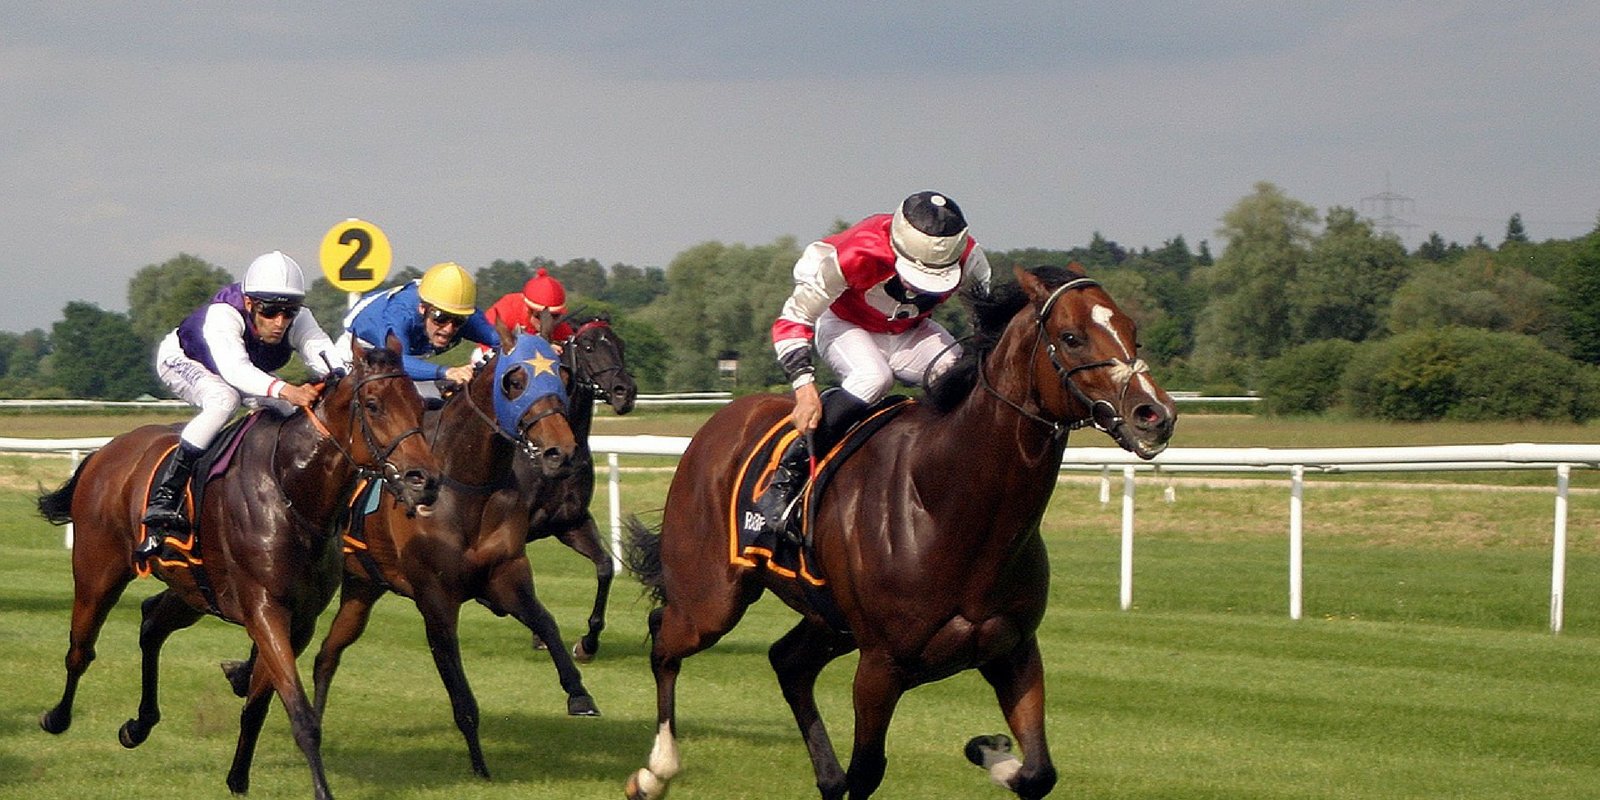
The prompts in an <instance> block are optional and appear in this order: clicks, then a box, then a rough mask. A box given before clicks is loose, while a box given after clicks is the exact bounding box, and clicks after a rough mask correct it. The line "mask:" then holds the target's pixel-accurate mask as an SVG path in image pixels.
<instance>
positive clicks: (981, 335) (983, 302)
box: [924, 264, 1084, 414]
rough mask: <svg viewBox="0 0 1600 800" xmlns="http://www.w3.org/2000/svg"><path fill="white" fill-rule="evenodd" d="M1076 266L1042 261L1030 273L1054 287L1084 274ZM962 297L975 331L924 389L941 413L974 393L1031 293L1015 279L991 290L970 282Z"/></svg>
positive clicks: (929, 400) (1047, 285)
mask: <svg viewBox="0 0 1600 800" xmlns="http://www.w3.org/2000/svg"><path fill="white" fill-rule="evenodd" d="M1076 266H1077V265H1073V267H1058V266H1055V265H1052V264H1042V265H1040V266H1037V267H1032V268H1030V269H1028V273H1029V274H1031V275H1033V276H1034V277H1035V278H1038V279H1039V280H1040V281H1042V282H1043V283H1044V285H1045V288H1047V289H1054V288H1056V287H1058V286H1061V285H1062V284H1064V283H1066V282H1067V281H1070V280H1073V279H1075V278H1082V277H1084V274H1083V272H1082V271H1081V270H1080V269H1076V268H1075V267H1076ZM961 299H962V300H963V301H964V302H965V303H966V304H967V307H968V308H969V309H970V310H971V311H972V322H973V332H972V335H971V336H970V337H968V339H967V341H966V343H965V344H964V345H963V347H962V348H961V357H960V358H958V359H957V360H956V363H955V365H954V366H952V367H951V368H950V369H948V370H946V371H945V373H944V374H943V375H940V376H939V377H938V378H937V379H935V380H934V381H933V383H932V384H931V385H929V386H928V387H927V389H926V391H925V392H924V395H925V397H926V398H927V400H928V402H929V403H930V404H932V406H933V409H934V410H935V411H937V412H938V413H940V414H945V413H949V412H951V411H953V410H955V408H956V407H957V406H959V405H961V402H962V401H963V400H966V399H967V396H968V395H970V394H972V391H973V389H975V388H976V387H977V385H978V368H979V367H980V366H981V365H982V364H983V360H984V359H985V358H987V357H988V355H989V353H990V352H992V351H993V350H994V348H995V345H996V344H997V343H999V341H1000V336H1001V334H1003V333H1005V330H1006V326H1007V325H1009V324H1010V323H1011V319H1012V318H1013V317H1015V316H1016V315H1017V312H1019V311H1021V310H1022V308H1023V307H1024V306H1026V305H1027V304H1028V302H1029V300H1028V293H1027V292H1025V291H1023V290H1022V286H1021V285H1019V284H1016V283H1002V284H1000V285H999V286H996V287H994V288H993V289H991V290H990V291H984V290H983V289H982V288H981V287H978V286H971V287H968V288H967V289H965V290H963V291H962V292H961Z"/></svg>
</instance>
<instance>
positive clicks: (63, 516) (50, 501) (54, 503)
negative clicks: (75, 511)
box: [39, 458, 89, 525]
mask: <svg viewBox="0 0 1600 800" xmlns="http://www.w3.org/2000/svg"><path fill="white" fill-rule="evenodd" d="M88 464H89V459H87V458H85V459H84V460H82V461H80V462H78V468H77V469H75V470H73V471H72V477H70V478H68V479H67V482H66V483H63V484H61V488H60V489H57V490H55V491H53V492H47V493H45V494H41V495H39V516H41V517H44V518H45V519H46V520H48V521H49V522H50V524H51V525H65V524H67V523H69V522H71V521H72V495H73V492H75V491H77V488H78V476H79V475H82V474H83V468H84V467H85V466H88Z"/></svg>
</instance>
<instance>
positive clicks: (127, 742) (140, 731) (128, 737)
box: [117, 719, 150, 750]
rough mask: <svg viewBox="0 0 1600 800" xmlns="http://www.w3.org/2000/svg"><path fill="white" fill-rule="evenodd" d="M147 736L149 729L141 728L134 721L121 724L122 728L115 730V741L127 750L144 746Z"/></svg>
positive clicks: (136, 721) (137, 722)
mask: <svg viewBox="0 0 1600 800" xmlns="http://www.w3.org/2000/svg"><path fill="white" fill-rule="evenodd" d="M149 736H150V729H149V728H146V727H143V726H141V725H140V724H139V721H138V720H136V719H130V720H128V721H127V722H124V723H122V727H121V728H118V729H117V741H119V742H121V743H122V746H123V747H126V748H128V749H129V750H132V749H133V748H135V747H138V746H139V745H141V744H144V740H145V739H146V738H148V737H149Z"/></svg>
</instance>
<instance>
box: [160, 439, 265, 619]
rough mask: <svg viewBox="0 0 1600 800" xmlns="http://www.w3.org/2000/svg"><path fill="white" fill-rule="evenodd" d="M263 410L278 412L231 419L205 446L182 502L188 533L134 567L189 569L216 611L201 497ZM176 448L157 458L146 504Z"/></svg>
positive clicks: (171, 539)
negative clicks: (198, 533)
mask: <svg viewBox="0 0 1600 800" xmlns="http://www.w3.org/2000/svg"><path fill="white" fill-rule="evenodd" d="M264 413H273V415H274V416H277V414H276V413H275V412H268V411H266V410H265V409H258V410H256V411H254V412H252V413H249V414H246V415H244V416H243V417H240V418H239V419H236V420H234V421H233V422H230V423H228V425H227V427H224V428H223V429H222V430H221V431H219V432H218V433H217V438H216V439H215V440H213V441H212V443H211V446H210V447H208V448H206V452H205V453H203V454H201V456H200V459H199V461H197V462H196V463H195V466H194V474H192V475H190V476H189V483H188V485H187V486H185V487H184V498H183V504H184V510H185V512H186V516H187V517H188V518H189V530H188V531H187V535H186V536H184V537H183V538H181V539H180V538H178V537H176V536H167V537H166V541H165V544H163V545H162V547H161V551H160V552H158V553H157V554H156V555H155V556H153V557H151V559H150V561H147V562H145V563H143V564H139V565H138V566H137V567H136V568H135V571H136V572H137V573H138V575H139V577H144V576H145V575H149V574H150V570H151V564H150V562H156V563H158V564H160V565H161V566H163V567H178V568H183V569H188V570H189V571H190V573H191V574H192V575H193V577H194V580H195V585H196V587H198V588H199V590H200V594H201V595H203V596H204V597H205V599H206V603H207V604H209V605H210V606H211V608H212V610H213V611H215V610H216V608H217V598H216V594H215V590H214V589H213V588H212V586H211V580H210V578H209V577H208V576H207V575H206V570H205V556H204V554H203V553H202V552H201V547H200V538H199V537H198V536H196V535H195V532H196V531H198V530H199V529H200V509H201V508H203V507H204V504H203V503H202V502H201V501H202V500H203V499H204V497H205V488H206V485H207V484H208V483H210V482H211V481H212V479H214V478H217V477H220V476H221V475H222V474H223V473H225V472H227V471H228V466H229V465H230V464H232V463H233V456H234V453H235V452H237V451H238V449H239V443H240V442H241V441H243V440H244V434H245V432H246V431H249V430H250V429H251V428H252V427H255V424H256V422H258V421H259V420H260V419H261V415H262V414H264ZM177 449H178V446H177V445H176V444H174V445H173V446H172V447H171V448H168V450H167V451H166V453H165V454H163V455H162V457H161V460H160V461H157V462H156V465H155V468H154V469H153V470H152V471H151V473H150V477H149V478H147V479H146V480H147V481H148V482H147V484H146V486H145V491H144V495H145V504H146V505H148V504H149V503H150V495H151V494H152V493H153V492H154V490H155V476H156V475H157V474H158V473H160V472H161V469H162V467H163V466H164V465H165V464H166V463H167V462H168V461H170V460H171V459H172V458H173V454H174V453H175V452H176V451H177ZM143 527H144V526H143V525H141V526H140V528H141V530H140V533H141V534H143V533H144V531H143V530H142V529H143Z"/></svg>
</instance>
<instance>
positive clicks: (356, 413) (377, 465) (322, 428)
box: [306, 372, 422, 497]
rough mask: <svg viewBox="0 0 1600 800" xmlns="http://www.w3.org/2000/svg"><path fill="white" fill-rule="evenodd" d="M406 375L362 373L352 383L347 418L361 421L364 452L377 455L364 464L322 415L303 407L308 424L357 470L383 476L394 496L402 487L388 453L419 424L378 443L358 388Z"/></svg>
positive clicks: (418, 430)
mask: <svg viewBox="0 0 1600 800" xmlns="http://www.w3.org/2000/svg"><path fill="white" fill-rule="evenodd" d="M405 377H407V376H406V374H405V373H403V372H395V373H385V374H382V375H367V376H363V377H362V378H361V380H360V381H357V382H356V385H355V387H354V388H352V389H351V390H350V418H351V419H352V420H356V421H357V424H359V425H360V427H361V437H362V439H363V440H364V441H365V443H366V445H367V452H368V453H369V454H376V458H374V459H373V463H370V464H363V463H361V462H359V461H356V459H355V456H353V455H351V453H350V451H349V450H347V449H346V448H345V446H344V444H343V443H341V442H340V441H339V439H338V437H336V436H334V435H333V432H332V431H331V430H329V429H328V426H327V425H326V424H325V423H324V422H323V421H322V418H321V417H318V416H317V415H316V414H315V413H314V412H312V411H311V410H309V409H308V410H307V411H306V415H307V416H309V417H310V418H311V424H312V425H313V426H314V427H316V429H317V430H318V431H319V432H320V433H322V435H323V436H325V437H327V438H328V440H329V441H331V442H333V446H334V447H335V448H336V449H338V451H339V455H341V456H344V459H345V461H348V462H350V464H352V465H354V466H355V468H356V471H357V473H358V474H363V475H367V476H376V477H379V478H381V479H382V480H383V484H384V488H385V489H387V490H389V491H392V492H394V494H395V496H396V497H399V496H400V491H401V486H400V468H399V467H396V466H395V465H394V462H392V461H390V460H389V456H391V455H393V454H394V451H395V450H397V449H399V447H400V443H401V442H404V441H405V440H406V439H407V438H410V437H411V436H416V435H420V434H421V433H422V426H421V425H418V426H416V427H413V428H411V429H409V430H405V431H401V432H400V434H399V435H398V436H396V437H395V438H394V440H393V441H391V442H389V444H388V445H380V444H379V443H378V437H377V434H375V433H374V432H373V430H372V423H371V422H369V421H368V420H367V413H366V409H365V408H364V407H363V406H362V405H361V388H362V387H363V386H366V385H367V384H368V383H371V382H373V381H381V380H390V379H394V378H405Z"/></svg>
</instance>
